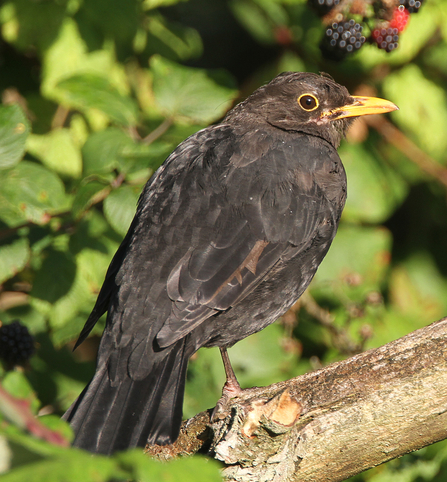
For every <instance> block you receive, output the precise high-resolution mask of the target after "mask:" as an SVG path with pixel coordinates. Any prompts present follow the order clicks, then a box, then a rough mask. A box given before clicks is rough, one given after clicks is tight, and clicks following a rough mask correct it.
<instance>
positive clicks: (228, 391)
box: [219, 348, 242, 399]
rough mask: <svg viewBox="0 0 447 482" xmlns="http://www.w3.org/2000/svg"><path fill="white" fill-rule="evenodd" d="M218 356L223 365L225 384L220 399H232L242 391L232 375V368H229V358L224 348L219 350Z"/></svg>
mask: <svg viewBox="0 0 447 482" xmlns="http://www.w3.org/2000/svg"><path fill="white" fill-rule="evenodd" d="M219 349H220V354H221V356H222V361H223V365H224V368H225V376H226V379H227V380H226V382H225V385H224V386H223V389H222V398H224V397H225V398H226V399H229V398H231V397H234V396H235V395H237V394H238V393H240V392H241V391H242V389H241V386H240V385H239V382H238V381H237V378H236V375H235V374H234V370H233V367H232V366H231V362H230V357H229V356H228V352H227V349H226V348H219Z"/></svg>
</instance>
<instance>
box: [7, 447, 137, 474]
mask: <svg viewBox="0 0 447 482" xmlns="http://www.w3.org/2000/svg"><path fill="white" fill-rule="evenodd" d="M128 478H129V472H128V471H123V470H121V469H120V468H119V467H117V464H116V462H115V461H114V460H113V459H112V458H108V457H99V456H95V457H94V456H92V455H91V454H89V453H87V452H83V451H81V450H66V451H65V452H64V453H61V454H58V456H56V455H53V456H51V457H48V458H46V459H44V460H42V461H38V462H34V463H32V462H30V463H27V464H26V465H23V466H19V467H17V468H15V469H13V470H11V471H10V472H8V473H6V474H3V475H2V482H23V481H24V480H32V481H33V482H61V481H64V482H79V481H80V480H82V481H83V482H106V481H109V480H112V479H113V480H117V481H119V480H126V479H128Z"/></svg>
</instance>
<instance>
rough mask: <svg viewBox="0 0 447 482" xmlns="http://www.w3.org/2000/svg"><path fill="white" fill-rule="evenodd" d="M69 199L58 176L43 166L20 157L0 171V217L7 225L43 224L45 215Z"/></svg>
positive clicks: (65, 207)
mask: <svg viewBox="0 0 447 482" xmlns="http://www.w3.org/2000/svg"><path fill="white" fill-rule="evenodd" d="M68 203H69V199H68V197H67V196H66V194H65V188H64V185H63V183H62V181H61V180H60V178H59V177H58V176H57V175H56V174H54V173H53V172H51V171H49V170H48V169H46V168H45V167H43V166H41V165H39V164H36V163H33V162H28V161H22V162H21V163H20V164H18V165H17V166H16V167H15V168H14V169H9V170H4V171H0V219H2V220H3V221H4V222H5V223H7V224H9V225H12V226H13V225H17V224H20V223H22V222H25V221H32V222H34V223H37V224H45V223H47V222H48V221H49V215H51V214H53V213H54V212H58V211H60V212H62V211H63V210H65V209H67V207H68Z"/></svg>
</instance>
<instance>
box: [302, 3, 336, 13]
mask: <svg viewBox="0 0 447 482" xmlns="http://www.w3.org/2000/svg"><path fill="white" fill-rule="evenodd" d="M307 3H308V5H309V6H310V7H312V8H313V9H314V10H316V12H317V13H318V14H319V15H326V14H327V13H328V12H329V11H330V10H332V8H334V7H335V6H337V5H338V4H339V3H340V0H307Z"/></svg>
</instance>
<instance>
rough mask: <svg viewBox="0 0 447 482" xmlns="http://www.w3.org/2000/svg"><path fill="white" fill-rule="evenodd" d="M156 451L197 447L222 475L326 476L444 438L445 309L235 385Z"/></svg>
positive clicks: (331, 479)
mask: <svg viewBox="0 0 447 482" xmlns="http://www.w3.org/2000/svg"><path fill="white" fill-rule="evenodd" d="M209 420H210V412H202V413H201V414H199V415H197V416H196V417H194V418H193V419H190V420H188V421H186V422H184V424H183V427H182V432H181V436H180V437H179V440H178V441H177V442H176V443H175V444H174V445H171V446H167V447H158V446H151V447H147V452H148V453H149V454H150V455H152V456H156V457H158V458H164V459H166V458H170V457H172V456H176V455H179V454H190V453H194V452H196V451H198V450H200V449H201V450H202V451H203V450H206V451H208V453H210V454H211V455H212V456H214V457H215V458H217V459H219V460H221V461H223V462H224V464H225V468H224V470H223V474H224V478H225V480H227V481H238V482H248V481H250V482H251V481H267V480H268V481H275V482H280V481H281V482H285V481H287V482H291V481H299V482H310V481H312V482H316V481H318V482H323V481H324V482H336V481H342V480H345V479H346V478H348V477H351V476H353V475H355V474H357V473H359V472H362V471H364V470H366V469H368V468H371V467H374V466H376V465H379V464H381V463H383V462H386V461H388V460H390V459H393V458H396V457H399V456H401V455H403V454H406V453H408V452H412V451H414V450H417V449H419V448H422V447H424V446H426V445H430V444H432V443H434V442H437V441H439V440H443V439H444V438H447V318H445V319H443V320H440V321H438V322H436V323H433V324H431V325H429V326H427V327H425V328H422V329H420V330H417V331H415V332H413V333H410V334H409V335H407V336H405V337H403V338H400V339H399V340H396V341H394V342H391V343H388V344H387V345H384V346H382V347H380V348H377V349H374V350H369V351H367V352H364V353H361V354H359V355H356V356H354V357H352V358H349V359H347V360H344V361H341V362H338V363H334V364H332V365H329V366H327V367H325V368H323V369H321V370H317V371H315V372H311V373H308V374H306V375H303V376H300V377H297V378H294V379H292V380H288V381H286V382H281V383H276V384H274V385H271V386H269V387H263V388H253V389H249V390H244V391H243V393H242V394H241V396H239V397H237V398H233V399H232V400H230V401H229V403H228V404H227V406H225V407H224V408H223V411H222V412H221V413H219V419H218V420H217V421H215V422H214V423H213V424H212V425H211V429H210V428H209V427H210V425H209Z"/></svg>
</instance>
